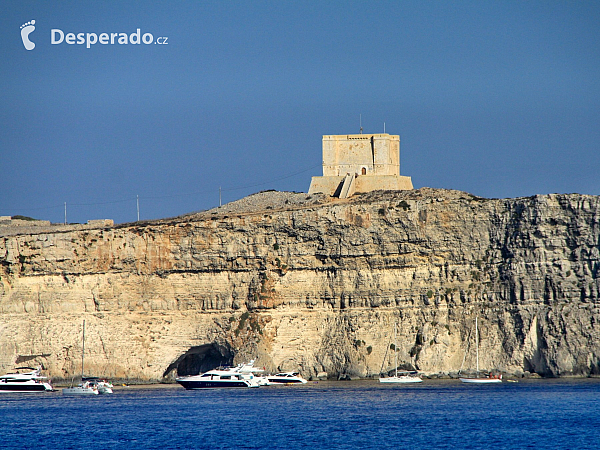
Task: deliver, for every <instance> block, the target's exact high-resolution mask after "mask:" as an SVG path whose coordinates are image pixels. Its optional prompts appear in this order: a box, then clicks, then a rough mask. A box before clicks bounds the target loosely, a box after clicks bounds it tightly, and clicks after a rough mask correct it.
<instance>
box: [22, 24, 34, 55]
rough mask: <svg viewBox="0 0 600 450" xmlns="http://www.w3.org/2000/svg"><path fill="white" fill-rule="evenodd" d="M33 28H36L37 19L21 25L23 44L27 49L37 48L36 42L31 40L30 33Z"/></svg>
mask: <svg viewBox="0 0 600 450" xmlns="http://www.w3.org/2000/svg"><path fill="white" fill-rule="evenodd" d="M33 30H35V20H32V21H31V22H27V23H24V24H23V25H21V39H23V45H24V46H25V49H26V50H33V49H34V48H35V43H34V42H31V41H30V40H29V35H30V34H31V33H32V32H33Z"/></svg>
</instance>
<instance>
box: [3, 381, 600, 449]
mask: <svg viewBox="0 0 600 450" xmlns="http://www.w3.org/2000/svg"><path fill="white" fill-rule="evenodd" d="M365 448H366V449H529V448H531V449H598V448H600V380H599V379H578V380H572V379H566V380H565V379H551V380H548V379H542V380H519V381H518V382H516V383H514V382H513V383H510V382H504V383H502V384H495V385H468V384H463V383H460V382H459V381H458V380H425V381H424V382H423V383H420V384H415V385H397V386H394V385H382V384H380V383H379V382H378V381H377V380H361V381H320V382H314V383H313V382H309V383H308V384H306V385H302V386H267V387H260V388H256V389H213V390H197V391H186V390H185V389H183V388H181V387H179V386H178V385H159V386H130V387H124V386H120V387H116V388H115V393H114V394H112V395H110V394H108V395H99V396H90V397H68V396H66V395H62V394H61V392H60V391H58V392H51V393H39V394H7V393H3V394H0V449H59V450H66V449H87V450H94V449H286V450H289V449H365Z"/></svg>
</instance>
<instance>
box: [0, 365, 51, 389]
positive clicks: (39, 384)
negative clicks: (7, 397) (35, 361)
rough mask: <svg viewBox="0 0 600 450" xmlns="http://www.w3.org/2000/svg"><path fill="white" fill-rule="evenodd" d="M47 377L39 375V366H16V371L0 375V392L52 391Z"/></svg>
mask: <svg viewBox="0 0 600 450" xmlns="http://www.w3.org/2000/svg"><path fill="white" fill-rule="evenodd" d="M45 380H48V377H44V376H42V375H41V367H38V368H37V369H34V368H33V367H17V368H16V372H14V373H7V374H6V375H2V376H0V392H46V391H53V390H54V389H53V388H52V385H51V384H50V380H48V381H45Z"/></svg>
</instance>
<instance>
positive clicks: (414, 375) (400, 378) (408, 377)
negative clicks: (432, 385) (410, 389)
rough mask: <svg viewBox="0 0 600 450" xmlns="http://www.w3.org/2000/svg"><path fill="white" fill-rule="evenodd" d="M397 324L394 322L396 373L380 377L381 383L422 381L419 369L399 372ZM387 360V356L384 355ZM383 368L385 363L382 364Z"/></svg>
mask: <svg viewBox="0 0 600 450" xmlns="http://www.w3.org/2000/svg"><path fill="white" fill-rule="evenodd" d="M396 328H397V327H396V324H394V354H395V356H396V358H395V366H396V369H395V374H394V376H393V377H380V378H379V382H380V383H422V382H423V380H422V379H421V377H420V376H419V373H418V372H417V371H410V372H398V343H397V339H396ZM390 347H391V346H390ZM384 362H385V357H384ZM382 369H383V365H382Z"/></svg>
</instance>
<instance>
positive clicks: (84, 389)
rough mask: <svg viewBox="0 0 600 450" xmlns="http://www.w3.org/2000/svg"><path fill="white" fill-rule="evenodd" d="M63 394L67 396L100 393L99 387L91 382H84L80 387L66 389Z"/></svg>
mask: <svg viewBox="0 0 600 450" xmlns="http://www.w3.org/2000/svg"><path fill="white" fill-rule="evenodd" d="M62 393H63V394H65V395H98V394H100V391H99V390H98V386H96V385H95V384H94V383H92V382H90V381H83V382H82V383H80V384H79V385H78V386H73V387H69V388H64V389H63V390H62Z"/></svg>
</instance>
